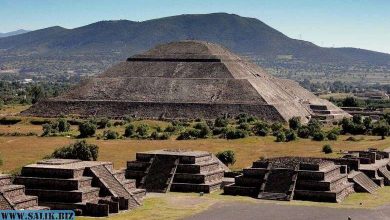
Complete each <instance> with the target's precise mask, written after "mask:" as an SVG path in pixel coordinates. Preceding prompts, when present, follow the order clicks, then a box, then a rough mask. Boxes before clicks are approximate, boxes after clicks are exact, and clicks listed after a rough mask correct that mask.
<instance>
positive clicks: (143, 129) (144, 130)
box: [135, 124, 149, 138]
mask: <svg viewBox="0 0 390 220" xmlns="http://www.w3.org/2000/svg"><path fill="white" fill-rule="evenodd" d="M135 132H136V133H137V135H138V137H143V138H144V137H147V136H148V135H149V125H147V124H140V125H139V126H138V127H137V129H136V130H135Z"/></svg>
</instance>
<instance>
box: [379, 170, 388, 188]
mask: <svg viewBox="0 0 390 220" xmlns="http://www.w3.org/2000/svg"><path fill="white" fill-rule="evenodd" d="M378 174H379V176H380V177H383V179H384V184H385V186H390V171H389V170H388V169H387V167H386V166H383V167H379V168H378Z"/></svg>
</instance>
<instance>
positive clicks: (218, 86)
mask: <svg viewBox="0 0 390 220" xmlns="http://www.w3.org/2000/svg"><path fill="white" fill-rule="evenodd" d="M240 113H247V114H251V115H255V116H257V117H259V118H263V119H265V120H269V121H288V119H290V118H291V117H293V116H297V117H301V120H302V121H303V122H307V121H308V120H309V118H310V117H312V116H314V117H320V118H323V119H324V120H335V119H340V118H343V117H349V116H350V115H349V114H348V113H346V112H344V111H343V110H341V109H340V108H338V107H336V106H335V105H333V104H332V103H330V102H328V101H326V100H323V99H320V98H318V97H317V96H315V95H314V94H312V93H310V92H309V91H307V90H306V89H304V88H302V87H301V86H300V85H299V84H298V83H296V82H294V81H291V80H286V79H279V78H276V77H273V76H271V75H270V74H268V73H267V72H266V71H265V70H264V69H262V68H261V67H259V66H257V65H255V64H254V63H251V62H249V61H247V60H245V59H243V58H241V57H239V56H238V55H236V54H234V53H232V52H230V51H228V50H227V49H226V48H223V47H222V46H220V45H217V44H213V43H208V42H202V41H181V42H172V43H167V44H162V45H159V46H157V47H155V48H153V49H151V50H149V51H147V52H145V53H143V54H139V55H135V56H133V57H130V58H128V59H127V61H125V62H121V63H119V64H117V65H114V66H113V67H111V68H109V69H108V70H107V71H105V72H104V73H102V74H100V75H98V76H97V77H94V78H92V79H89V80H88V81H85V82H83V83H81V84H80V85H78V86H76V87H75V88H73V89H72V90H70V91H69V92H68V93H65V94H62V95H61V96H59V97H57V98H53V99H49V100H45V101H40V102H38V103H36V104H35V105H33V106H32V107H31V108H30V109H28V110H27V111H24V112H22V114H23V115H31V116H43V117H55V116H59V115H79V116H80V117H89V116H90V115H95V116H106V117H112V118H116V117H118V118H120V117H123V116H124V115H135V116H138V117H142V118H216V117H219V116H221V115H222V114H229V115H231V116H234V115H237V114H240Z"/></svg>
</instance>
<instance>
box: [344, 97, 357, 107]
mask: <svg viewBox="0 0 390 220" xmlns="http://www.w3.org/2000/svg"><path fill="white" fill-rule="evenodd" d="M342 105H343V106H344V107H359V106H360V103H359V101H358V100H357V99H356V98H354V97H346V98H345V99H344V100H343V102H342Z"/></svg>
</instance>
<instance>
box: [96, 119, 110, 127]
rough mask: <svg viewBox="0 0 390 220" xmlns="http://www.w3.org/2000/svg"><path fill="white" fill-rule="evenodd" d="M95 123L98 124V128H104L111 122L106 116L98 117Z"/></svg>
mask: <svg viewBox="0 0 390 220" xmlns="http://www.w3.org/2000/svg"><path fill="white" fill-rule="evenodd" d="M96 125H97V126H98V127H97V128H98V129H104V128H108V127H111V122H110V120H109V119H108V118H100V120H98V121H97V122H96Z"/></svg>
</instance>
